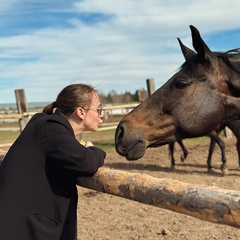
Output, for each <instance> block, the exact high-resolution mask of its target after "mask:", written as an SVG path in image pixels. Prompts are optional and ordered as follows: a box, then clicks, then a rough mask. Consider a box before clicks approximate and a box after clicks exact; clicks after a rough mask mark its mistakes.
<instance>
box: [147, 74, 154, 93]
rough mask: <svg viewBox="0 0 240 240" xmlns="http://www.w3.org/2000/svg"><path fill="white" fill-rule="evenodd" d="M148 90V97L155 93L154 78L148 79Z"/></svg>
mask: <svg viewBox="0 0 240 240" xmlns="http://www.w3.org/2000/svg"><path fill="white" fill-rule="evenodd" d="M147 90H148V96H150V95H152V94H153V93H154V92H155V85H154V79H153V78H148V79H147Z"/></svg>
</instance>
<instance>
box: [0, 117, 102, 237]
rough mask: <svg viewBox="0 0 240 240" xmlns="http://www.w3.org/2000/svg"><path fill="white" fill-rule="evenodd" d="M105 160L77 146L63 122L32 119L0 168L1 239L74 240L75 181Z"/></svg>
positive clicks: (97, 151)
mask: <svg viewBox="0 0 240 240" xmlns="http://www.w3.org/2000/svg"><path fill="white" fill-rule="evenodd" d="M105 156H106V154H105V152H103V151H102V150H101V149H98V148H96V147H88V148H85V147H83V146H82V145H81V144H79V142H78V141H77V140H76V139H75V137H74V133H73V129H72V127H71V125H70V124H69V122H68V121H67V119H66V118H65V117H63V116H61V115H55V114H54V115H46V114H43V113H38V114H36V115H35V116H33V117H32V118H31V120H30V121H29V123H28V124H27V126H26V127H25V129H24V130H23V132H22V133H21V134H20V136H19V137H18V139H17V140H16V141H15V143H14V144H13V145H12V146H11V148H10V149H9V151H8V153H7V154H6V156H5V158H4V160H3V163H2V165H1V166H0V239H1V240H59V239H61V240H73V239H76V207H77V188H76V184H75V182H76V178H77V177H81V176H87V175H93V174H95V173H96V171H97V170H98V168H99V167H101V166H102V165H103V163H104V158H105Z"/></svg>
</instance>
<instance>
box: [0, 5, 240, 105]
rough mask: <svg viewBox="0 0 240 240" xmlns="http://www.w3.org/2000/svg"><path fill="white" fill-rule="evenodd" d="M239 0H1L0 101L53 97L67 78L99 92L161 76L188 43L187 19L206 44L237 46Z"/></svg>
mask: <svg viewBox="0 0 240 240" xmlns="http://www.w3.org/2000/svg"><path fill="white" fill-rule="evenodd" d="M239 9H240V2H239V0H230V1H224V0H202V1H197V0H195V1H194V0H193V1H190V0H182V1H178V0H168V1H164V0H148V1H146V0H121V1H114V0H112V1H110V0H82V1H80V0H75V1H73V0H51V1H49V0H1V2H0V73H1V74H0V86H1V94H0V103H9V102H15V95H14V90H15V89H20V88H23V89H25V93H26V98H27V101H28V102H39V101H44V102H46V101H54V100H55V98H56V96H57V94H58V92H59V91H60V90H61V89H62V88H63V87H65V86H66V85H68V84H71V83H80V82H84V83H87V84H91V85H93V86H94V87H95V88H96V89H97V90H98V91H100V92H102V93H105V94H107V93H109V92H110V91H111V90H115V91H116V92H117V93H124V92H126V91H130V92H132V93H135V91H136V90H137V89H142V88H145V89H146V79H147V78H154V79H155V87H156V88H159V87H160V86H161V85H162V84H163V83H165V82H166V81H167V80H168V79H169V78H170V77H171V76H172V75H173V74H174V73H175V72H176V70H177V69H178V67H179V66H180V65H181V64H182V63H183V61H184V58H183V56H182V54H181V50H180V47H179V45H178V42H177V38H178V37H179V38H180V39H181V40H182V42H183V43H184V44H185V45H187V46H188V47H190V48H192V42H191V33H190V29H189V25H194V26H195V27H197V28H198V29H199V31H200V33H201V35H202V37H203V38H204V40H205V42H206V43H207V44H208V46H209V47H210V49H212V50H214V51H217V50H219V51H225V50H229V49H233V48H237V47H240V15H239Z"/></svg>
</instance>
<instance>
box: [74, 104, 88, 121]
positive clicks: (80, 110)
mask: <svg viewBox="0 0 240 240" xmlns="http://www.w3.org/2000/svg"><path fill="white" fill-rule="evenodd" d="M76 114H77V116H78V117H79V118H80V119H82V120H83V119H84V118H85V116H86V112H85V111H84V109H83V108H81V107H79V108H77V109H76Z"/></svg>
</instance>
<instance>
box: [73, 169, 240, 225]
mask: <svg viewBox="0 0 240 240" xmlns="http://www.w3.org/2000/svg"><path fill="white" fill-rule="evenodd" d="M77 184H78V185H79V186H82V187H85V188H89V189H92V190H96V191H100V192H104V193H108V194H112V195H115V196H119V197H123V198H127V199H130V200H134V201H138V202H140V203H145V204H149V205H153V206H156V207H160V208H165V209H168V210H172V211H175V212H179V213H182V214H186V215H190V216H192V217H196V218H199V219H202V220H205V221H209V222H214V223H221V224H225V225H229V226H233V227H237V228H239V227H240V192H239V191H231V190H226V189H220V188H217V187H212V186H206V185H197V184H189V183H184V182H180V181H177V180H172V179H166V178H154V177H151V176H149V175H146V174H141V173H130V172H125V171H119V170H111V169H109V168H105V167H102V168H100V169H99V171H98V172H97V173H96V174H95V175H94V176H93V177H81V178H78V180H77Z"/></svg>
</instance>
